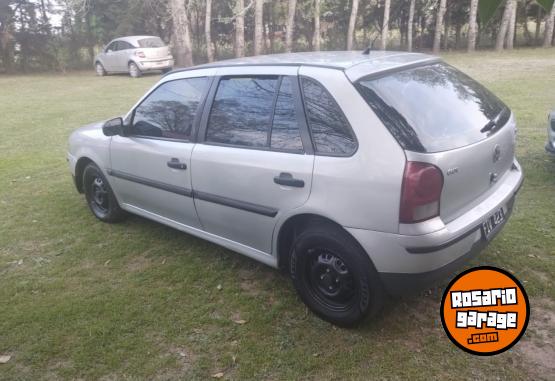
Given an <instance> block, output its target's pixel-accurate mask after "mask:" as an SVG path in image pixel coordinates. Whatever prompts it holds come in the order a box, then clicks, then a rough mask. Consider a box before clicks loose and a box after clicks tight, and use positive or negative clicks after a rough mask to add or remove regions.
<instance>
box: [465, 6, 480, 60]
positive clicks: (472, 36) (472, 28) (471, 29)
mask: <svg viewBox="0 0 555 381" xmlns="http://www.w3.org/2000/svg"><path fill="white" fill-rule="evenodd" d="M477 14H478V0H471V1H470V16H469V18H468V47H467V50H468V52H469V53H470V52H473V51H475V50H476V34H477V29H478V24H477V23H476V16H477Z"/></svg>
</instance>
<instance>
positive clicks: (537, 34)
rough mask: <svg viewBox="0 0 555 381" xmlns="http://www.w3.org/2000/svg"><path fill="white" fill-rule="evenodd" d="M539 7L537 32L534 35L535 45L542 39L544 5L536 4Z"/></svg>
mask: <svg viewBox="0 0 555 381" xmlns="http://www.w3.org/2000/svg"><path fill="white" fill-rule="evenodd" d="M536 6H537V7H538V13H536V33H535V37H534V45H538V44H539V41H540V29H541V26H542V7H541V6H539V5H536Z"/></svg>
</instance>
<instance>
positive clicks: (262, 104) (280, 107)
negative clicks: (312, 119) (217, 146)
mask: <svg viewBox="0 0 555 381" xmlns="http://www.w3.org/2000/svg"><path fill="white" fill-rule="evenodd" d="M293 81H294V78H293V77H287V76H286V77H277V76H261V77H229V78H225V77H224V78H222V79H221V80H220V83H219V85H218V89H217V91H216V95H215V98H214V102H213V105H212V109H211V112H210V117H209V119H208V127H207V132H206V141H207V142H212V143H221V144H228V145H233V146H241V147H251V148H264V149H274V150H287V151H302V149H303V146H302V142H301V136H300V131H299V123H298V119H297V113H296V109H295V103H294V96H293V86H294V82H293Z"/></svg>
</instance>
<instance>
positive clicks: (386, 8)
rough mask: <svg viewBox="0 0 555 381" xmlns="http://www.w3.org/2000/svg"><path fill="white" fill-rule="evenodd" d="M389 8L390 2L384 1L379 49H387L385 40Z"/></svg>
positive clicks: (386, 37)
mask: <svg viewBox="0 0 555 381" xmlns="http://www.w3.org/2000/svg"><path fill="white" fill-rule="evenodd" d="M390 8H391V0H385V1H384V6H383V24H382V38H381V41H380V49H381V50H385V48H387V39H388V37H389V9H390Z"/></svg>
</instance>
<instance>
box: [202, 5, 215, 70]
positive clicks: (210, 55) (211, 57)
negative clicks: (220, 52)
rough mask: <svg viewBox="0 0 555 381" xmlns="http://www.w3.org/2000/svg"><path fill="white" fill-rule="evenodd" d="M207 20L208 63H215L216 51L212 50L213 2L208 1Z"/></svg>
mask: <svg viewBox="0 0 555 381" xmlns="http://www.w3.org/2000/svg"><path fill="white" fill-rule="evenodd" d="M205 16H206V18H205V19H204V36H205V38H206V58H208V62H213V61H214V50H213V48H212V31H211V29H212V28H211V26H212V0H206V15H205Z"/></svg>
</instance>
